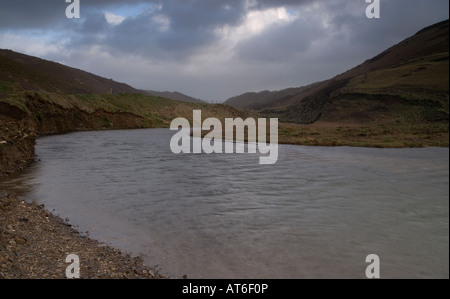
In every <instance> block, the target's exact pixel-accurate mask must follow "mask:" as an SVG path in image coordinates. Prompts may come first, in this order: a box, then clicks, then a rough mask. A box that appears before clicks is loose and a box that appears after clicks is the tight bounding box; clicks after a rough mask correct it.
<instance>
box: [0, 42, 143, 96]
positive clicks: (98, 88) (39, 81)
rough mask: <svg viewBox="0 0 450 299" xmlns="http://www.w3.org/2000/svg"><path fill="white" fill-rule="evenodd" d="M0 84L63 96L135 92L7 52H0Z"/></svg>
mask: <svg viewBox="0 0 450 299" xmlns="http://www.w3.org/2000/svg"><path fill="white" fill-rule="evenodd" d="M0 81H4V82H14V83H19V84H20V86H21V87H22V88H23V89H25V90H45V91H49V92H59V93H67V94H104V93H114V94H119V93H138V92H139V91H138V90H136V89H135V88H133V87H131V86H129V85H127V84H124V83H118V82H115V81H113V80H112V79H106V78H102V77H100V76H97V75H93V74H90V73H88V72H85V71H81V70H78V69H74V68H71V67H68V66H65V65H62V64H59V63H56V62H52V61H48V60H44V59H40V58H37V57H32V56H28V55H24V54H20V53H16V52H13V51H10V50H0Z"/></svg>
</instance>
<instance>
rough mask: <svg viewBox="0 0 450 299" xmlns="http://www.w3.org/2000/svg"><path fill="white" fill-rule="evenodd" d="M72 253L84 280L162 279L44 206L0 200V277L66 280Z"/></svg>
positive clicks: (15, 200)
mask: <svg viewBox="0 0 450 299" xmlns="http://www.w3.org/2000/svg"><path fill="white" fill-rule="evenodd" d="M70 254H76V255H78V256H79V260H80V278H82V279H150V278H164V277H163V276H162V275H160V274H159V273H158V271H157V270H155V269H154V268H151V267H148V266H146V265H144V263H143V260H142V258H140V257H132V256H130V255H129V254H127V253H124V252H121V251H120V250H117V249H114V248H111V247H109V246H106V245H104V244H101V243H100V242H98V241H95V240H92V239H90V238H88V237H86V236H84V235H82V234H80V233H79V232H78V231H76V230H75V229H73V228H72V227H71V226H70V224H68V223H66V222H65V221H64V220H62V219H61V218H59V217H56V216H54V215H53V214H51V213H50V212H48V211H46V210H45V207H44V206H43V205H37V204H35V203H28V202H25V201H22V200H20V199H17V198H15V197H14V196H8V197H0V279H22V278H31V279H51V278H53V279H65V278H66V268H67V267H69V266H70V265H71V264H70V263H66V257H67V256H68V255H70Z"/></svg>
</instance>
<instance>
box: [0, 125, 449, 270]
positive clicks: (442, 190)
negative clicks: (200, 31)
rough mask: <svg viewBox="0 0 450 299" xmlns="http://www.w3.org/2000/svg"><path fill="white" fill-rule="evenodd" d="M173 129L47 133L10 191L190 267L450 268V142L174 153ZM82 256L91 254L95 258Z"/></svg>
mask: <svg viewBox="0 0 450 299" xmlns="http://www.w3.org/2000/svg"><path fill="white" fill-rule="evenodd" d="M172 135H173V132H171V131H169V130H165V129H156V130H133V131H107V132H82V133H73V134H68V135H61V136H51V137H44V138H40V139H39V140H38V144H37V158H38V159H40V160H41V161H40V162H38V163H36V164H35V165H34V166H33V167H31V168H30V169H29V170H27V171H26V172H25V173H23V174H21V175H19V176H16V177H13V178H9V179H8V180H4V181H2V182H0V190H6V191H7V192H11V190H13V191H14V192H16V193H19V194H21V195H22V196H24V197H25V198H26V199H27V200H36V201H38V202H39V203H44V204H45V205H46V207H47V208H48V209H49V210H53V209H54V210H55V212H56V213H57V214H59V215H60V216H61V217H63V218H69V219H70V222H71V223H72V224H74V225H77V226H78V227H79V229H80V230H81V231H89V232H90V235H91V236H92V237H93V238H96V239H99V240H100V241H103V242H106V243H109V244H111V245H113V246H116V247H118V248H122V249H124V250H127V251H131V252H132V253H134V254H141V255H142V256H143V257H144V258H145V260H146V262H147V263H148V264H150V265H155V264H158V265H159V266H160V267H161V268H162V272H163V273H166V274H171V275H174V276H178V277H179V276H181V275H184V274H186V275H188V277H190V278H365V269H366V267H367V266H368V264H366V262H365V259H366V256H367V255H369V254H377V255H379V257H380V259H381V275H382V278H448V277H449V268H448V264H449V199H448V197H449V166H448V165H449V150H448V149H441V148H427V149H366V148H349V147H339V148H327V147H304V146H290V145H280V147H279V160H278V163H277V164H275V165H259V155H255V154H239V155H237V154H233V155H226V154H213V155H206V154H200V155H194V154H192V155H190V154H183V155H174V154H172V152H171V151H170V148H169V142H170V138H171V136H172ZM81 262H82V261H81Z"/></svg>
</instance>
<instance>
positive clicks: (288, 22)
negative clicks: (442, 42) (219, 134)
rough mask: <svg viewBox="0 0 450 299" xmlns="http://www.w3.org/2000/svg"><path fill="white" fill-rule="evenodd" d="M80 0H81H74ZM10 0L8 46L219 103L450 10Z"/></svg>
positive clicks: (341, 66) (436, 6) (4, 35)
mask: <svg viewBox="0 0 450 299" xmlns="http://www.w3.org/2000/svg"><path fill="white" fill-rule="evenodd" d="M71 1H73V0H71ZM79 1H80V18H71V19H69V18H67V17H66V8H67V7H68V6H69V5H70V3H66V0H0V48H2V49H11V50H13V51H17V52H20V53H24V54H28V55H32V56H37V57H40V58H44V59H48V60H52V61H56V62H59V63H62V64H65V65H68V66H71V67H75V68H78V69H82V70H85V71H88V72H91V73H94V74H97V75H100V76H103V77H106V78H112V79H114V80H116V81H119V82H124V83H127V84H129V85H131V86H133V87H135V88H139V89H148V90H157V91H179V92H182V93H185V94H187V95H190V96H193V97H196V98H200V99H203V100H207V101H212V102H221V101H224V100H226V99H228V98H230V97H233V96H236V95H238V94H241V93H244V92H251V91H262V90H280V89H284V88H288V87H299V86H304V85H307V84H310V83H314V82H317V81H321V80H326V79H329V78H332V77H334V76H335V75H338V74H340V73H342V72H345V71H347V70H348V69H350V68H352V67H355V66H357V65H359V64H360V63H362V62H364V61H365V60H367V59H370V58H372V57H374V56H375V55H377V54H379V53H380V52H382V51H384V50H386V49H387V48H389V47H391V46H393V45H395V44H397V43H398V42H400V41H402V40H404V39H405V38H407V37H409V36H411V35H413V34H415V33H416V32H417V31H419V30H421V29H422V28H424V27H426V26H429V25H432V24H434V23H437V22H440V21H443V20H446V19H448V18H449V16H448V14H449V13H448V11H449V1H448V0H380V18H379V19H369V18H367V16H366V8H367V7H368V6H369V5H370V3H366V0H316V1H313V0H223V1H222V0H146V1H145V0H126V1H119V0H79Z"/></svg>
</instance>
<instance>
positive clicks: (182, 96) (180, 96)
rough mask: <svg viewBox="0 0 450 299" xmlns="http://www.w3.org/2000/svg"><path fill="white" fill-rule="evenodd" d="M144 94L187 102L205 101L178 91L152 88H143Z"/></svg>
mask: <svg viewBox="0 0 450 299" xmlns="http://www.w3.org/2000/svg"><path fill="white" fill-rule="evenodd" d="M144 92H145V94H148V95H151V96H154V97H160V98H166V99H170V100H174V101H181V102H187V103H205V102H204V101H202V100H200V99H196V98H193V97H190V96H188V95H185V94H182V93H180V92H177V91H175V92H170V91H154V90H145V91H144Z"/></svg>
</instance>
